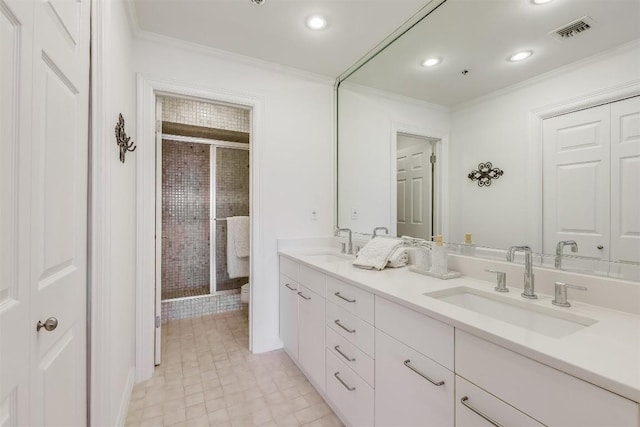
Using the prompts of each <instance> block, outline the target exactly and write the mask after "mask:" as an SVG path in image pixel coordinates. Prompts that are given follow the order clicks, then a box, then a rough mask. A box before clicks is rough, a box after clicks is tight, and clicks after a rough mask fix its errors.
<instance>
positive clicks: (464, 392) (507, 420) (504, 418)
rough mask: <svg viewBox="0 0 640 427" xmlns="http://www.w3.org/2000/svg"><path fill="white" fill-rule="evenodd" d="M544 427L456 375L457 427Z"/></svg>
mask: <svg viewBox="0 0 640 427" xmlns="http://www.w3.org/2000/svg"><path fill="white" fill-rule="evenodd" d="M496 424H497V425H501V426H519V427H543V424H541V423H539V422H538V421H536V420H534V419H533V418H531V417H530V416H528V415H526V414H525V413H523V412H521V411H519V410H517V409H516V408H514V407H512V406H509V405H507V404H506V403H504V402H503V401H502V400H500V399H497V398H496V397H494V396H492V395H491V394H489V393H487V392H486V391H484V390H482V389H481V388H479V387H476V386H475V385H473V384H471V383H470V382H469V381H467V380H465V379H464V378H462V377H459V376H457V375H456V427H492V426H494V427H495V425H496Z"/></svg>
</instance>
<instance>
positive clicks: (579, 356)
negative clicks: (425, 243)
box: [279, 248, 640, 402]
mask: <svg viewBox="0 0 640 427" xmlns="http://www.w3.org/2000/svg"><path fill="white" fill-rule="evenodd" d="M322 252H333V253H335V249H330V248H315V249H313V250H310V249H305V250H281V251H280V252H279V254H280V255H282V256H285V257H287V258H290V259H293V260H295V261H298V262H300V263H302V264H304V265H307V266H309V267H312V268H314V269H317V270H320V271H322V272H323V273H325V274H327V275H329V276H333V277H335V278H337V279H340V280H343V281H345V282H347V283H350V284H353V285H355V286H357V287H359V288H362V289H365V290H367V291H369V292H371V293H373V294H375V295H378V296H381V297H383V298H385V299H387V300H390V301H393V302H396V303H398V304H401V305H403V306H406V307H408V308H410V309H412V310H415V311H418V312H420V313H423V314H425V315H427V316H429V317H432V318H434V319H438V320H440V321H442V322H445V323H447V324H449V325H451V326H453V327H455V328H459V329H461V330H463V331H466V332H469V333H471V334H474V335H476V336H478V337H481V338H484V339H486V340H488V341H490V342H493V343H495V344H498V345H500V346H502V347H505V348H507V349H509V350H512V351H515V352H517V353H520V354H522V355H524V356H527V357H530V358H532V359H535V360H537V361H539V362H541V363H544V364H546V365H548V366H551V367H554V368H556V369H559V370H561V371H564V372H566V373H568V374H571V375H573V376H576V377H578V378H581V379H583V380H585V381H588V382H590V383H592V384H596V385H598V386H600V387H602V388H605V389H607V390H609V391H612V392H614V393H616V394H619V395H621V396H624V397H626V398H628V399H631V400H633V401H635V402H640V316H636V315H633V314H627V313H624V312H620V311H615V310H610V309H607V308H602V307H598V306H594V305H588V304H583V303H578V302H573V301H572V302H571V304H572V306H571V307H570V308H562V307H556V306H554V305H552V304H551V300H552V299H553V296H551V295H544V294H538V299H537V300H526V301H527V303H528V304H532V305H540V306H544V307H545V309H549V308H550V309H552V310H557V311H558V313H560V314H566V313H567V311H569V312H570V313H572V314H574V315H577V316H583V317H588V318H590V319H594V320H597V323H595V324H593V325H591V326H589V327H585V328H583V329H581V330H579V331H577V332H574V333H572V334H570V335H568V336H565V337H563V338H550V337H548V336H545V335H542V334H539V333H536V332H533V331H530V330H527V329H524V328H521V327H518V326H514V325H511V324H509V323H506V322H503V321H499V320H495V319H493V318H491V317H488V316H485V315H482V314H479V313H475V312H473V311H470V310H466V309H463V308H460V307H458V306H455V305H453V304H450V303H447V302H444V301H440V300H438V299H435V298H431V297H428V296H425V295H423V294H424V293H425V292H433V291H439V290H445V289H450V288H454V287H458V286H465V287H468V288H474V289H478V290H481V291H485V292H491V291H493V287H494V286H495V284H494V283H490V282H486V281H482V280H479V279H474V278H469V277H461V278H457V279H451V280H440V279H437V278H434V277H429V276H425V275H422V274H419V273H414V272H411V271H409V269H408V268H399V269H389V268H388V269H384V270H383V271H371V270H362V269H359V268H356V267H354V266H353V265H352V264H351V262H352V261H350V260H344V261H338V262H320V261H316V260H314V259H313V258H311V257H309V255H311V254H318V253H322ZM500 296H501V297H504V298H512V299H516V300H519V301H525V300H524V299H523V298H522V297H521V296H520V290H517V289H514V290H512V291H511V292H508V293H501V294H500Z"/></svg>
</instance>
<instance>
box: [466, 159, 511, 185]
mask: <svg viewBox="0 0 640 427" xmlns="http://www.w3.org/2000/svg"><path fill="white" fill-rule="evenodd" d="M503 174H504V171H503V170H502V169H499V168H494V167H493V165H492V164H491V162H486V163H480V164H479V165H478V170H473V171H471V173H469V175H467V177H468V178H469V179H470V180H471V181H478V187H488V186H490V185H491V180H492V179H498V178H500V177H501V176H502V175H503Z"/></svg>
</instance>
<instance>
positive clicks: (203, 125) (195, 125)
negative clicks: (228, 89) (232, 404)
mask: <svg viewBox="0 0 640 427" xmlns="http://www.w3.org/2000/svg"><path fill="white" fill-rule="evenodd" d="M156 120H157V123H158V126H157V129H156V131H157V133H156V280H155V286H156V316H157V317H156V340H155V341H156V349H155V363H156V364H160V362H161V342H162V325H163V324H167V323H168V322H171V321H177V320H179V319H185V318H192V317H202V316H213V315H218V314H221V313H228V312H232V311H243V312H244V313H245V316H244V317H245V318H246V317H247V316H246V314H248V312H249V308H248V303H249V298H248V294H249V286H250V285H249V276H250V275H249V268H250V259H249V258H250V257H249V255H250V254H249V252H250V249H249V248H250V200H251V198H250V148H251V147H250V140H251V134H250V129H251V110H250V109H249V108H246V107H240V106H236V105H230V104H218V103H213V102H204V101H200V100H193V99H188V98H180V97H175V96H158V97H157V98H156ZM158 316H159V317H158ZM158 319H160V322H158ZM244 324H245V325H246V328H244V329H245V331H244V334H245V335H246V341H247V342H246V348H249V342H248V340H249V333H248V319H245V322H244Z"/></svg>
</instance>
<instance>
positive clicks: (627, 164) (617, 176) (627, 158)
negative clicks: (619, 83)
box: [611, 96, 640, 262]
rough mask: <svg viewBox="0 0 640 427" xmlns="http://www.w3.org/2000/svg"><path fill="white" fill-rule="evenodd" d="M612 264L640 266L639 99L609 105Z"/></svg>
mask: <svg viewBox="0 0 640 427" xmlns="http://www.w3.org/2000/svg"><path fill="white" fill-rule="evenodd" d="M611 260H612V261H631V262H640V97H638V96H636V97H635V98H630V99H626V100H624V101H619V102H615V103H613V104H611Z"/></svg>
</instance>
